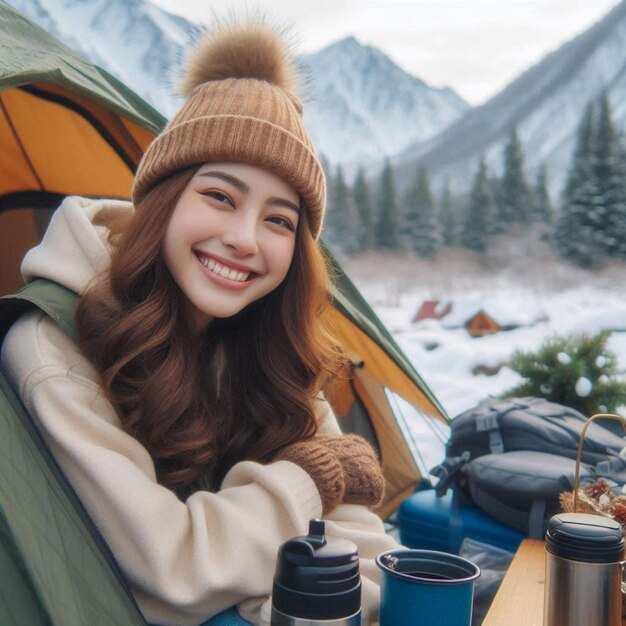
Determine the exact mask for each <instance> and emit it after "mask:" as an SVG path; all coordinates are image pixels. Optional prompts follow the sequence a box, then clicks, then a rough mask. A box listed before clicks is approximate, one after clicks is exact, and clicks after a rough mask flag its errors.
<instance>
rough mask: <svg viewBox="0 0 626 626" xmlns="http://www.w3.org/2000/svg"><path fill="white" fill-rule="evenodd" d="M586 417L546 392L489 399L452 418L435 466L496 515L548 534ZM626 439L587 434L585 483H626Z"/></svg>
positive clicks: (595, 430) (463, 494) (463, 495)
mask: <svg viewBox="0 0 626 626" xmlns="http://www.w3.org/2000/svg"><path fill="white" fill-rule="evenodd" d="M585 423H586V418H585V416H584V415H582V414H581V413H579V412H578V411H575V410H574V409H571V408H569V407H566V406H563V405H560V404H556V403H554V402H549V401H547V400H544V399H543V398H531V397H526V398H511V399H507V400H491V399H489V400H485V401H483V402H481V403H480V404H479V405H478V406H476V407H475V408H473V409H470V410H469V411H466V412H465V413H462V414H461V415H459V416H458V417H456V418H454V419H453V420H452V424H451V434H450V439H449V441H448V444H447V446H446V459H445V461H444V462H443V463H442V464H441V465H439V466H437V467H436V468H434V469H433V470H431V474H433V475H434V476H436V477H438V478H439V482H438V484H437V487H436V489H437V492H438V493H439V495H443V494H444V493H446V492H447V490H448V489H449V488H450V487H454V488H455V496H456V498H459V499H460V500H459V501H460V502H461V503H462V502H463V501H464V500H467V499H468V498H469V499H471V501H473V502H474V503H475V504H477V505H478V506H479V507H480V508H482V509H483V510H484V511H486V512H487V513H488V514H489V515H491V516H492V517H494V518H495V519H497V520H499V521H501V522H503V523H505V524H507V525H509V526H512V527H513V528H516V529H518V530H520V531H522V532H524V533H525V534H527V535H528V536H529V537H533V538H543V536H544V533H545V530H546V527H547V522H548V520H549V519H550V517H551V516H552V515H553V514H554V513H556V512H558V511H559V510H560V508H559V502H558V497H559V494H560V493H561V492H562V491H567V490H570V491H571V490H572V489H573V486H574V476H575V471H576V453H577V449H578V443H579V441H580V434H581V431H582V428H583V426H584V425H585ZM625 446H626V439H624V437H623V436H621V435H620V434H617V432H614V431H612V430H610V429H608V428H605V427H603V426H602V425H599V424H593V425H592V426H591V427H590V428H589V429H588V431H587V434H586V436H585V441H584V446H583V454H582V463H581V471H580V476H581V482H582V481H583V480H588V481H589V480H596V479H597V478H599V477H604V478H607V479H610V480H613V481H615V482H616V483H620V484H623V483H625V482H626V452H625V448H624V447H625Z"/></svg>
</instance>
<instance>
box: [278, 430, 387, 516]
mask: <svg viewBox="0 0 626 626" xmlns="http://www.w3.org/2000/svg"><path fill="white" fill-rule="evenodd" d="M274 460H275V461H291V462H292V463H295V464H296V465H299V466H300V467H301V468H302V469H303V470H304V471H305V472H307V473H308V474H309V476H310V477H311V478H312V479H313V482H314V483H315V486H316V487H317V490H318V491H319V493H320V497H321V499H322V509H323V513H325V514H326V513H330V512H331V511H332V510H333V509H334V508H335V507H336V506H337V505H338V504H340V503H341V502H345V503H347V504H365V505H368V506H374V505H376V504H379V503H380V501H381V500H382V498H383V493H384V490H385V479H384V477H383V473H382V470H381V468H380V464H379V462H378V458H377V456H376V452H375V451H374V448H372V446H371V445H370V444H369V443H367V441H365V439H363V438H362V437H359V436H358V435H315V436H314V437H312V438H311V439H307V440H306V441H298V442H296V443H292V444H290V445H288V446H286V447H285V448H283V449H282V450H281V451H280V452H279V453H278V454H277V455H276V456H275V457H274Z"/></svg>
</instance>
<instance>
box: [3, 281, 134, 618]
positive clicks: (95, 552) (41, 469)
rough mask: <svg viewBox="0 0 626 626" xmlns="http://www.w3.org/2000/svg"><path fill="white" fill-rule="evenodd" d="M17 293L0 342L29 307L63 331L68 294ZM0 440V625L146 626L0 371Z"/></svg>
mask: <svg viewBox="0 0 626 626" xmlns="http://www.w3.org/2000/svg"><path fill="white" fill-rule="evenodd" d="M24 291H25V295H24V297H26V298H28V300H22V301H15V300H13V299H10V300H9V299H8V298H7V297H6V296H5V297H4V298H1V299H0V318H1V320H0V341H1V339H2V338H3V337H4V334H5V331H6V329H7V328H8V326H9V322H10V319H11V317H12V316H17V315H19V313H21V312H22V311H23V310H24V309H25V306H24V305H25V304H27V303H28V302H29V301H30V302H34V303H38V304H39V306H41V308H43V309H44V310H46V311H47V312H48V313H49V314H51V316H52V317H53V318H54V319H56V320H58V322H59V323H60V326H61V327H62V328H66V323H65V320H66V319H67V318H69V319H72V317H73V312H74V308H75V306H76V296H75V295H74V294H71V292H69V291H67V290H66V289H64V288H62V287H60V286H57V285H51V284H48V283H47V282H46V281H36V282H35V283H33V284H31V285H29V286H28V287H27V288H26V289H25V290H24ZM26 294H28V295H26ZM9 303H10V304H11V307H9ZM41 303H45V304H41ZM11 310H13V311H14V313H13V314H11ZM70 332H72V331H71V330H70ZM0 433H1V436H0V581H1V582H0V624H2V625H3V626H22V625H24V626H40V625H41V626H49V625H50V624H54V625H58V626H83V625H89V626H92V625H93V626H98V625H101V626H111V625H113V624H115V625H116V626H135V625H136V626H146V622H145V620H144V619H143V617H142V615H141V613H140V612H139V609H138V608H137V606H136V605H135V602H134V600H133V598H132V597H131V596H130V594H129V593H128V591H127V587H126V584H125V583H124V581H123V578H122V575H121V574H120V572H119V569H118V567H117V565H116V563H115V560H114V558H113V556H112V555H111V554H110V551H109V549H108V547H107V546H106V543H105V542H104V541H103V540H102V538H101V537H100V535H99V533H98V531H97V529H96V528H95V527H94V525H93V524H92V522H91V520H90V518H89V516H88V514H87V513H86V512H85V510H84V508H83V506H82V504H81V503H80V501H79V500H78V498H77V497H76V495H75V493H74V491H73V490H72V489H71V487H70V486H69V484H68V482H67V480H66V479H65V477H64V476H63V473H62V472H61V470H60V469H59V467H58V465H57V464H56V462H55V461H54V459H53V457H52V455H51V454H50V452H49V450H48V449H47V446H46V445H45V443H44V441H43V440H42V438H41V436H40V435H39V433H38V432H37V430H36V428H35V427H34V426H33V423H32V421H31V419H30V417H29V416H28V414H27V413H26V411H25V410H24V408H23V406H22V404H21V402H20V400H19V398H18V397H17V396H16V394H15V392H14V391H13V389H12V388H11V386H10V385H9V383H8V381H7V380H6V378H5V376H4V374H2V372H0Z"/></svg>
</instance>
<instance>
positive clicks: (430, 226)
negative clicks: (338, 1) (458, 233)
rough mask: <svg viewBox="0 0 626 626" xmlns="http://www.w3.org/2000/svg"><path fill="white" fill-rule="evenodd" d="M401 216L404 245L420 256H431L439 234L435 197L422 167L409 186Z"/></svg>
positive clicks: (437, 243)
mask: <svg viewBox="0 0 626 626" xmlns="http://www.w3.org/2000/svg"><path fill="white" fill-rule="evenodd" d="M403 217H404V219H403V227H404V228H403V230H404V233H403V235H404V240H405V242H406V244H405V247H406V248H407V249H408V250H412V251H415V252H417V253H418V254H420V255H421V256H425V257H431V256H433V255H434V254H435V253H436V252H437V250H438V249H439V248H440V246H441V234H440V232H439V220H438V216H437V207H436V205H435V198H434V196H433V194H432V191H431V189H430V182H429V180H428V172H427V171H426V168H424V167H420V168H419V171H418V173H417V178H416V179H415V181H414V183H413V184H412V185H411V187H410V188H409V191H408V193H407V197H406V201H405V205H404V215H403Z"/></svg>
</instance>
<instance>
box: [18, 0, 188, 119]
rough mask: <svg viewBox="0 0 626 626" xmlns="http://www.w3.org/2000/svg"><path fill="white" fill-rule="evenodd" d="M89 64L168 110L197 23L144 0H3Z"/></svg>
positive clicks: (173, 106) (166, 112)
mask: <svg viewBox="0 0 626 626" xmlns="http://www.w3.org/2000/svg"><path fill="white" fill-rule="evenodd" d="M8 2H9V4H10V5H11V6H13V7H14V8H16V9H17V10H18V11H20V12H21V13H22V14H23V15H25V16H26V17H27V18H29V19H31V20H32V21H33V22H35V23H36V24H38V25H39V26H41V27H42V28H43V29H45V30H46V31H47V32H48V33H50V34H51V35H53V36H54V37H56V38H57V39H60V40H61V41H62V42H63V43H65V44H66V45H67V46H69V47H70V48H72V49H73V50H74V51H76V52H78V53H79V54H82V55H83V56H85V57H86V58H87V59H89V60H90V61H91V62H92V63H95V64H96V65H99V66H101V67H103V68H105V69H106V70H108V71H109V72H110V73H111V74H113V75H114V76H115V77H116V78H119V79H120V80H121V81H122V82H123V83H125V84H126V85H128V86H129V87H130V88H131V89H133V91H135V92H137V93H138V94H139V95H140V96H141V97H142V98H144V99H145V100H147V101H148V102H150V104H152V105H153V106H154V107H155V108H156V109H157V110H158V111H160V112H162V113H163V114H164V115H171V114H172V113H173V112H174V111H175V110H176V108H177V106H178V102H177V100H176V98H175V97H173V96H172V94H173V93H174V92H175V91H176V87H177V80H178V79H177V72H178V68H179V66H180V62H181V59H182V58H183V55H184V50H185V49H186V47H187V46H188V44H189V42H190V40H191V38H192V37H193V36H194V34H195V33H197V30H198V29H197V27H196V26H194V25H193V24H191V22H188V21H187V20H185V19H184V18H181V17H178V16H176V15H172V14H170V13H167V12H165V11H163V10H162V9H160V8H158V7H157V6H155V5H154V4H152V3H150V2H148V1H146V0H8Z"/></svg>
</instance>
